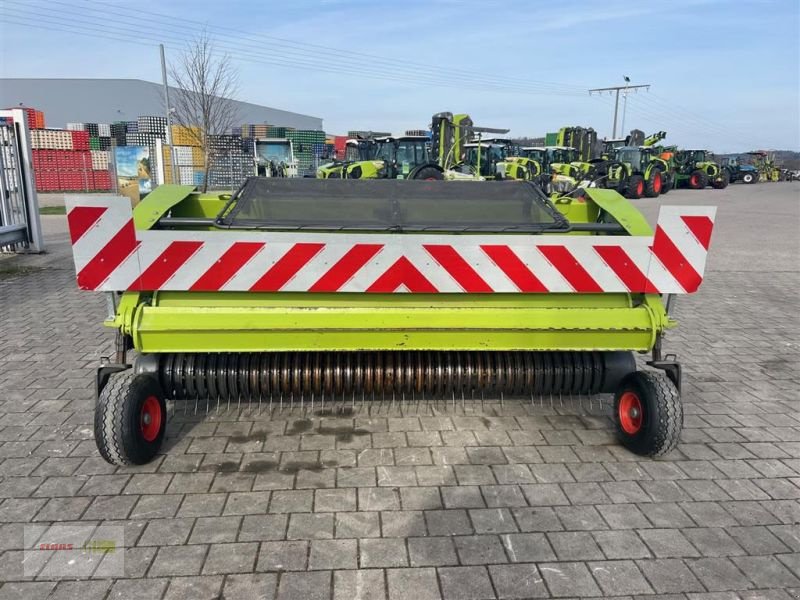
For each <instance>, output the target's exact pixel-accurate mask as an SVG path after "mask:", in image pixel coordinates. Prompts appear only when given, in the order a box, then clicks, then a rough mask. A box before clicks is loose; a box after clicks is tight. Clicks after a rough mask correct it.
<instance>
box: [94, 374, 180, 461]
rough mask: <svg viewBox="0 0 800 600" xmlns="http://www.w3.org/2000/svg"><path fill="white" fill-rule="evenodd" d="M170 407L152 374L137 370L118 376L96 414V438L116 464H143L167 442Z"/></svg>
mask: <svg viewBox="0 0 800 600" xmlns="http://www.w3.org/2000/svg"><path fill="white" fill-rule="evenodd" d="M166 429H167V404H166V402H165V400H164V393H163V392H162V391H161V386H160V385H159V384H158V381H157V380H156V378H155V377H153V376H152V375H147V374H140V375H136V374H134V372H133V370H131V369H129V370H127V371H122V372H120V373H114V374H113V375H112V376H111V377H109V379H108V383H107V384H106V386H105V387H104V388H103V391H102V392H100V397H99V398H98V399H97V406H96V407H95V411H94V437H95V442H96V443H97V449H98V450H99V451H100V454H101V456H102V457H103V458H104V459H106V461H108V462H109V463H111V464H112V465H143V464H145V463H148V462H150V461H151V460H153V457H155V455H156V454H157V453H158V451H159V449H160V448H161V444H162V442H163V441H164V433H165V431H166Z"/></svg>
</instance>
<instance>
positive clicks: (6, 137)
mask: <svg viewBox="0 0 800 600" xmlns="http://www.w3.org/2000/svg"><path fill="white" fill-rule="evenodd" d="M0 251H3V252H43V251H44V243H43V242H42V226H41V220H40V218H39V200H38V197H37V196H36V184H35V179H34V176H33V161H32V158H31V138H30V133H29V131H28V121H27V115H26V114H25V112H24V111H22V110H18V109H11V110H0Z"/></svg>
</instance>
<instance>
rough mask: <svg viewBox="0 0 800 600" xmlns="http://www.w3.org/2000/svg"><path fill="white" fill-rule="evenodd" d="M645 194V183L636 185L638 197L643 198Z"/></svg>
mask: <svg viewBox="0 0 800 600" xmlns="http://www.w3.org/2000/svg"><path fill="white" fill-rule="evenodd" d="M643 193H644V181H640V182H639V183H638V184H637V185H636V195H637V196H641V195H642V194H643Z"/></svg>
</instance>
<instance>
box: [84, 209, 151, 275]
mask: <svg viewBox="0 0 800 600" xmlns="http://www.w3.org/2000/svg"><path fill="white" fill-rule="evenodd" d="M138 247H139V242H138V241H137V240H136V230H135V229H134V227H133V219H131V220H130V221H128V222H127V223H126V224H125V225H124V226H123V227H122V229H120V230H119V231H118V232H117V234H116V235H115V236H114V237H113V238H111V240H110V241H109V242H108V243H107V244H106V245H105V246H103V249H102V250H100V252H98V253H97V254H96V255H95V256H94V258H92V260H90V261H89V262H88V263H86V266H85V267H83V269H81V272H80V273H78V287H79V288H80V289H82V290H96V289H97V288H98V287H100V285H101V284H102V283H103V282H104V281H105V280H106V279H108V277H109V275H111V273H113V272H114V270H115V269H116V268H117V267H118V266H120V265H121V264H122V261H124V260H125V259H126V258H128V257H129V256H130V255H131V254H133V252H134V251H135V250H136V248H138Z"/></svg>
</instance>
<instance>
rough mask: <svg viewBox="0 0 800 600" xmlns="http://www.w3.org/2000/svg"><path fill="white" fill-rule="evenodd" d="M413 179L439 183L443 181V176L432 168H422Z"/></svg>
mask: <svg viewBox="0 0 800 600" xmlns="http://www.w3.org/2000/svg"><path fill="white" fill-rule="evenodd" d="M414 179H427V180H429V181H433V180H436V181H441V180H442V179H444V174H443V173H442V172H441V171H440V170H439V169H436V168H434V167H422V168H421V169H420V170H419V171H417V173H416V174H415V175H414Z"/></svg>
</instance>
